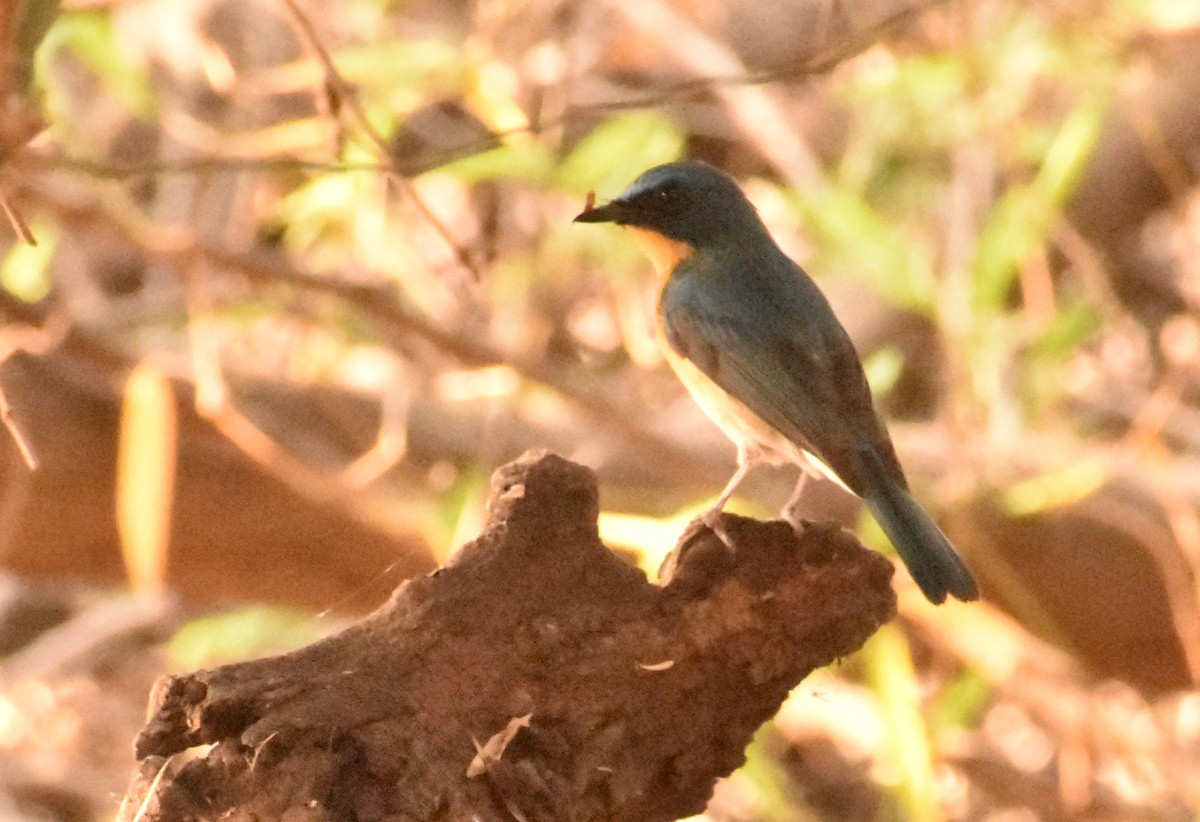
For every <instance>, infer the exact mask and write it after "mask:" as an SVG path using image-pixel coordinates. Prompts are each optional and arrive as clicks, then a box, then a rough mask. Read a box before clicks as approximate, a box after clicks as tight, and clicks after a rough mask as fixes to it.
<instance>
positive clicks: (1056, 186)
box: [973, 92, 1108, 311]
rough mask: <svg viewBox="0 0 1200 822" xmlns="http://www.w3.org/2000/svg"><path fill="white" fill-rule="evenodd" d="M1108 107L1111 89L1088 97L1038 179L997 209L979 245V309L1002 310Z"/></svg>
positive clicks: (1051, 149) (1064, 128) (1076, 177)
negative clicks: (1010, 289)
mask: <svg viewBox="0 0 1200 822" xmlns="http://www.w3.org/2000/svg"><path fill="white" fill-rule="evenodd" d="M1107 108H1108V95H1107V94H1106V93H1101V92H1094V93H1092V94H1091V95H1089V96H1087V97H1085V98H1084V99H1083V100H1082V101H1081V102H1080V103H1079V104H1078V105H1077V106H1076V107H1075V109H1074V110H1073V111H1072V112H1071V113H1070V114H1069V115H1068V116H1067V118H1066V119H1065V120H1064V121H1063V123H1062V125H1061V126H1060V127H1059V129H1058V131H1057V133H1056V134H1055V136H1054V139H1053V140H1052V141H1051V143H1050V146H1049V148H1048V149H1047V150H1046V155H1045V157H1044V158H1043V159H1042V164H1041V166H1040V167H1039V168H1038V172H1037V174H1036V176H1035V177H1034V178H1033V180H1031V181H1030V182H1029V183H1026V184H1024V185H1016V186H1014V187H1012V188H1010V189H1009V190H1008V191H1007V192H1005V194H1004V196H1003V197H1001V198H1000V201H999V202H998V203H997V204H996V206H995V208H993V209H992V213H991V215H990V216H989V217H988V220H987V221H986V222H985V223H984V226H983V230H982V231H981V232H980V236H979V242H978V244H977V245H976V250H975V259H974V265H973V274H974V284H975V291H974V299H973V303H974V305H975V307H976V308H977V309H979V310H984V311H997V310H1000V309H1001V308H1002V306H1003V303H1004V301H1005V299H1006V296H1007V294H1008V290H1009V288H1011V286H1012V283H1013V280H1014V279H1015V278H1016V276H1017V272H1018V271H1019V270H1020V268H1021V266H1022V265H1024V264H1025V262H1026V261H1027V260H1028V259H1029V257H1030V255H1031V254H1033V252H1034V251H1035V250H1036V249H1037V248H1038V247H1039V246H1041V245H1043V244H1044V243H1045V242H1046V238H1047V237H1048V235H1049V234H1050V231H1051V229H1052V228H1053V225H1054V220H1055V219H1056V218H1057V216H1058V213H1059V210H1060V208H1061V207H1062V205H1063V203H1064V202H1065V201H1066V199H1067V197H1068V196H1070V194H1071V192H1072V191H1073V190H1074V189H1075V184H1076V183H1077V182H1078V180H1079V175H1080V174H1081V173H1082V171H1083V169H1084V167H1085V165H1086V163H1087V159H1088V157H1090V156H1091V153H1092V149H1093V148H1094V147H1095V144H1096V138H1097V137H1098V136H1099V133H1100V126H1101V124H1102V123H1103V120H1104V113H1105V111H1106V110H1107Z"/></svg>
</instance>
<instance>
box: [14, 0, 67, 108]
mask: <svg viewBox="0 0 1200 822" xmlns="http://www.w3.org/2000/svg"><path fill="white" fill-rule="evenodd" d="M16 8H17V10H18V12H19V13H20V15H21V18H20V20H19V21H18V22H17V35H16V47H17V48H16V56H17V59H16V61H15V63H16V64H15V65H14V66H13V67H12V68H13V72H14V73H15V75H16V85H17V88H20V89H22V90H27V89H28V86H29V83H30V81H31V80H32V79H33V64H34V58H35V54H36V52H37V49H38V46H39V45H40V44H41V42H42V39H43V38H44V37H45V36H46V32H48V31H49V30H50V26H51V24H53V23H54V20H55V18H56V17H58V0H27V2H25V3H24V4H21V3H18V4H17V6H16Z"/></svg>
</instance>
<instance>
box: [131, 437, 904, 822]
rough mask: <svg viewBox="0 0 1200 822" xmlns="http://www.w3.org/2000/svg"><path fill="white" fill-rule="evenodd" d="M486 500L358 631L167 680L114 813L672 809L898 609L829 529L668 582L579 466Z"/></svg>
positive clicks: (529, 464) (862, 558)
mask: <svg viewBox="0 0 1200 822" xmlns="http://www.w3.org/2000/svg"><path fill="white" fill-rule="evenodd" d="M489 505H490V508H489V510H490V519H489V522H488V525H487V529H486V530H485V532H484V534H483V535H482V536H480V537H479V538H478V539H476V540H475V541H474V542H471V543H469V544H468V545H466V546H464V547H463V548H462V549H461V550H460V551H459V553H458V554H457V555H456V556H455V558H454V559H453V560H452V561H451V562H450V563H449V565H447V566H446V567H445V568H442V569H440V570H438V571H436V572H434V573H432V574H430V575H428V576H426V577H422V578H418V579H413V580H410V581H408V582H406V583H404V584H403V585H401V586H400V587H399V588H398V589H397V590H396V592H395V593H394V594H393V595H392V597H391V599H390V600H389V601H388V603H387V604H386V605H384V606H383V607H382V608H380V609H379V610H378V611H376V612H375V613H374V614H372V615H370V616H369V617H367V618H366V619H364V620H362V621H361V622H359V623H357V624H355V625H354V626H352V627H351V628H349V629H347V630H346V631H344V632H342V633H340V634H338V635H336V636H333V637H330V638H329V639H326V640H323V641H321V642H318V643H316V644H314V645H311V646H308V647H306V648H302V649H300V650H298V651H295V652H293V653H289V654H285V655H283V656H278V657H274V658H270V659H261V660H255V661H252V662H245V663H240V664H236V665H229V666H226V667H222V668H218V669H216V670H212V671H199V672H197V673H193V674H188V675H184V676H167V677H163V678H162V679H161V680H160V681H159V682H158V683H157V684H156V686H155V690H154V694H153V695H152V703H151V718H150V720H149V721H148V723H147V725H146V727H145V728H144V729H143V731H142V733H141V735H140V736H139V737H138V739H137V743H136V752H137V756H138V758H139V759H140V760H141V765H140V768H139V770H138V772H137V773H136V774H135V775H134V778H133V780H132V783H131V785H130V788H129V793H128V795H127V796H126V799H125V802H124V804H123V807H122V814H121V818H122V819H125V820H131V819H133V818H135V816H136V815H137V814H138V813H141V816H140V817H138V818H139V819H143V820H170V822H177V821H178V820H216V819H221V820H262V819H285V820H290V821H293V822H298V821H299V820H397V821H399V820H467V819H476V820H489V821H490V820H497V821H499V820H506V821H507V820H528V821H529V822H536V821H539V820H547V821H549V820H554V822H561V821H562V820H581V821H582V820H637V821H638V822H647V821H648V820H649V821H652V820H671V819H676V818H678V817H681V816H685V815H688V814H693V813H697V812H699V811H700V810H702V809H703V807H704V805H705V802H706V800H707V799H708V797H709V794H710V793H711V790H712V786H713V783H714V780H716V779H718V778H719V777H721V776H724V775H726V774H728V773H730V772H731V771H732V770H734V768H736V767H737V766H738V765H739V764H740V763H741V762H742V760H743V749H744V748H745V746H746V743H747V742H748V741H749V739H750V737H751V735H752V734H753V733H754V731H755V729H756V728H758V726H759V725H760V724H762V723H763V722H764V721H766V720H767V719H768V718H770V717H771V715H772V714H773V713H774V712H775V710H776V709H777V707H778V706H779V704H780V702H781V701H782V700H783V698H784V696H785V695H786V694H787V692H788V691H789V690H790V689H791V688H792V687H794V686H795V685H796V683H798V682H799V681H800V680H801V679H803V678H804V677H805V676H806V675H807V674H808V673H809V672H810V671H812V670H813V669H814V668H816V667H819V666H822V665H826V664H828V663H829V662H831V661H833V660H835V659H837V658H838V657H840V656H843V655H845V654H848V653H850V652H851V651H853V650H855V649H856V648H858V647H859V645H861V644H862V642H863V641H864V640H866V638H867V637H868V636H869V635H870V634H871V633H872V632H873V631H874V630H875V629H876V628H877V627H878V626H880V625H881V624H883V623H884V622H886V621H887V620H889V619H890V618H891V617H892V616H893V615H894V613H895V607H896V604H895V596H894V594H893V592H892V590H891V586H890V581H891V575H892V565H891V563H890V562H888V561H887V560H886V559H885V558H883V557H881V556H879V555H878V554H874V553H872V552H870V551H868V550H866V549H865V548H863V547H862V546H861V545H860V544H859V543H858V542H857V540H856V539H855V538H854V537H853V536H852V535H851V534H849V533H848V532H846V531H844V530H842V529H839V528H836V527H832V526H818V525H807V526H805V527H804V528H803V529H802V531H801V532H800V533H799V534H797V533H796V532H795V531H794V530H793V529H792V527H791V526H789V525H787V524H785V523H783V522H758V521H755V520H750V519H745V518H742V517H736V516H732V515H727V516H726V517H725V524H726V528H727V529H728V531H729V533H730V535H731V537H732V538H733V540H734V542H735V543H736V545H737V551H736V552H734V553H730V552H729V551H727V550H726V549H725V547H724V546H723V545H722V544H721V543H720V542H718V541H717V540H716V538H715V537H713V535H712V534H711V533H710V532H708V531H707V530H706V529H696V528H692V529H689V532H688V533H687V534H685V536H684V538H683V539H682V540H681V542H680V545H679V546H678V547H677V548H676V549H675V551H674V552H673V553H672V555H671V557H670V558H669V559H668V560H667V563H666V564H665V565H664V569H663V575H662V576H663V579H662V581H661V583H660V584H658V585H654V584H651V583H649V582H647V580H646V579H645V577H644V576H643V575H642V573H641V572H640V571H638V570H636V569H634V568H632V567H630V566H629V565H627V564H625V563H623V562H622V561H621V560H620V559H619V558H617V556H616V555H614V554H612V553H611V552H610V551H608V550H607V549H606V548H605V547H604V545H603V544H601V542H600V540H599V537H598V534H597V529H596V518H597V514H598V505H597V495H596V483H595V478H594V476H593V474H592V472H591V471H589V470H588V469H586V468H583V467H581V466H579V465H575V464H574V463H571V462H568V461H566V460H564V459H562V458H561V457H558V456H555V455H553V454H547V453H544V452H543V453H531V454H527V455H526V456H525V457H523V458H521V459H520V460H518V461H516V462H514V463H512V464H510V465H508V466H506V467H504V468H502V469H500V470H499V471H498V472H497V473H496V476H495V477H494V479H493V489H492V498H491V501H490V503H489ZM202 745H211V746H212V747H211V748H208V749H207V750H203V749H202V751H199V752H198V751H193V750H191V749H194V748H196V747H197V746H202Z"/></svg>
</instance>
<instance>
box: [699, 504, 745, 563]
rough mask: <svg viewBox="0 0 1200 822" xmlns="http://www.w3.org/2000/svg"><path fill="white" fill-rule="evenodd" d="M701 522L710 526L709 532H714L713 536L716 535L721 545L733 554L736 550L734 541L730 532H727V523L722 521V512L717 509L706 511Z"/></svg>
mask: <svg viewBox="0 0 1200 822" xmlns="http://www.w3.org/2000/svg"><path fill="white" fill-rule="evenodd" d="M700 521H701V522H703V523H704V524H705V525H706V526H708V530H710V531H712V532H713V534H715V535H716V537H717V539H719V540H721V543H722V544H723V545H724V546H725V547H726V548H728V549H729V552H730V553H733V552H734V551H735V550H736V549H735V548H734V546H733V540H732V539H731V538H730V536H729V532H728V531H726V530H725V523H724V522H722V521H721V512H720V511H718V510H716V509H713V510H711V511H706V512H705V513H704V515H703V516H702V517H700Z"/></svg>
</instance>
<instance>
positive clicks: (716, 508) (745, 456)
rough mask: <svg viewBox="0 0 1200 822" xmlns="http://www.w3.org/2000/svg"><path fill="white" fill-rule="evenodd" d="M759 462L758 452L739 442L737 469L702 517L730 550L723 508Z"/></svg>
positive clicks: (702, 520) (730, 541)
mask: <svg viewBox="0 0 1200 822" xmlns="http://www.w3.org/2000/svg"><path fill="white" fill-rule="evenodd" d="M757 464H758V457H757V454H756V453H752V452H751V451H750V450H749V449H748V448H746V446H745V445H743V444H741V443H738V447H737V470H736V471H734V472H733V476H732V477H730V478H729V482H727V483H725V490H723V491H722V492H721V496H719V497H717V501H716V502H715V503H713V506H712V508H709V509H708V510H707V511H705V512H704V514H703V516H701V517H700V521H701V522H703V523H704V524H705V525H707V526H708V527H709V529H710V530H711V531H712V532H713V533H714V534H716V535H717V538H718V539H719V540H721V542H723V543H725V547H726V548H728V549H729V550H730V551H732V550H733V541H732V540H730V538H729V534H728V533H727V532H726V531H725V526H724V525H722V524H721V510H722V509H723V508H724V507H725V503H727V502H729V498H730V497H732V496H733V492H734V491H736V490H737V487H738V486H739V485H741V484H742V480H744V479H745V478H746V475H747V474H749V473H750V471H751V470H752V469H753V468H754V466H755V465H757Z"/></svg>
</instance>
